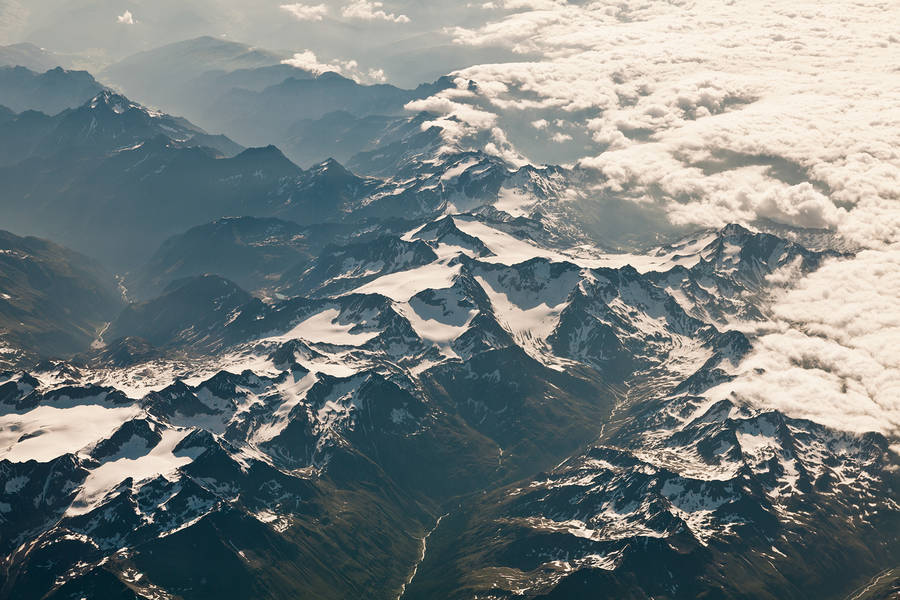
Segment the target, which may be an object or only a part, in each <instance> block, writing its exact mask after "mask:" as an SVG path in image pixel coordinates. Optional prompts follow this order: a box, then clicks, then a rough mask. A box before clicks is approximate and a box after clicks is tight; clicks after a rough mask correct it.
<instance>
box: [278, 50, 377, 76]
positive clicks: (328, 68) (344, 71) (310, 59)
mask: <svg viewBox="0 0 900 600" xmlns="http://www.w3.org/2000/svg"><path fill="white" fill-rule="evenodd" d="M281 63H282V64H285V65H289V66H292V67H294V68H296V69H303V70H304V71H309V72H310V73H313V74H315V75H321V74H323V73H338V74H339V75H343V76H344V77H348V78H350V79H353V80H354V81H356V82H357V83H382V82H384V81H385V80H386V77H385V75H384V71H383V70H382V69H363V68H361V67H360V66H359V63H358V62H356V61H355V60H340V59H334V60H331V61H328V62H322V61H320V60H319V58H318V57H317V56H316V54H315V52H313V51H312V50H304V51H303V52H297V53H295V54H294V56H292V57H291V58H287V59H285V60H283V61H281Z"/></svg>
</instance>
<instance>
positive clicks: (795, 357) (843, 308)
mask: <svg viewBox="0 0 900 600" xmlns="http://www.w3.org/2000/svg"><path fill="white" fill-rule="evenodd" d="M897 290H900V248H895V249H891V250H889V251H875V250H866V251H864V252H862V253H860V254H859V255H858V256H856V257H855V258H853V259H840V260H839V259H835V260H832V261H830V262H829V263H828V264H826V265H825V266H823V267H822V268H821V269H819V270H818V271H816V272H814V273H813V274H811V275H809V276H808V277H805V278H803V279H801V280H799V282H797V284H796V286H795V287H793V288H792V289H789V290H787V291H786V292H785V293H784V294H783V295H782V296H781V297H779V298H778V299H777V300H776V302H775V303H774V305H773V307H772V308H773V313H774V318H775V327H776V329H775V331H774V332H771V333H766V334H764V335H762V336H760V337H759V338H758V339H757V340H756V341H755V344H754V346H755V348H754V351H753V353H752V355H751V356H750V357H749V358H748V359H747V360H746V361H745V362H744V363H742V364H741V365H740V371H739V375H740V376H739V377H738V379H737V380H736V381H734V382H732V383H727V384H724V385H721V386H719V387H718V388H716V389H714V390H713V391H712V392H711V393H710V396H711V398H712V399H720V398H722V397H729V396H731V397H735V398H737V399H739V400H743V401H748V402H751V403H753V404H755V405H758V406H763V407H769V408H775V409H778V410H782V411H785V412H787V413H789V414H793V415H796V416H800V417H803V418H808V419H811V420H814V421H817V422H821V423H824V424H826V425H830V426H833V427H835V428H838V429H850V430H853V431H860V432H862V431H880V432H883V433H885V434H889V435H898V434H900V344H898V341H900V295H898V294H897Z"/></svg>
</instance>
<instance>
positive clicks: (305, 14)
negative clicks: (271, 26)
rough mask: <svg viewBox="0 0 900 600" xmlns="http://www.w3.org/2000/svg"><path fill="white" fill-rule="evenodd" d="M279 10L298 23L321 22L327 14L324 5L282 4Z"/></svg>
mask: <svg viewBox="0 0 900 600" xmlns="http://www.w3.org/2000/svg"><path fill="white" fill-rule="evenodd" d="M281 9H282V10H284V11H287V12H288V13H290V14H291V15H292V16H293V17H294V18H296V19H298V20H300V21H321V20H322V19H323V18H324V17H325V15H327V14H328V7H327V6H325V5H324V4H299V3H297V4H282V5H281Z"/></svg>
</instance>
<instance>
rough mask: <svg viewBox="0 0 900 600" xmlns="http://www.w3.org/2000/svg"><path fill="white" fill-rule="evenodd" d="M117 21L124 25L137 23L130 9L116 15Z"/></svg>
mask: <svg viewBox="0 0 900 600" xmlns="http://www.w3.org/2000/svg"><path fill="white" fill-rule="evenodd" d="M116 22H117V23H121V24H122V25H134V24H135V23H137V21H136V20H135V18H134V15H133V14H131V11H130V10H126V11H125V12H124V13H123V14H121V15H119V16H118V17H116Z"/></svg>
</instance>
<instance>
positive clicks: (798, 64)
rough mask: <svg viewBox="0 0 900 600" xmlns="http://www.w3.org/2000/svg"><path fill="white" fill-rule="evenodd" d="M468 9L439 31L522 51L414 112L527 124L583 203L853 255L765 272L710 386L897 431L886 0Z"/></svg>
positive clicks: (480, 125)
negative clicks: (762, 318) (820, 236)
mask: <svg viewBox="0 0 900 600" xmlns="http://www.w3.org/2000/svg"><path fill="white" fill-rule="evenodd" d="M483 6H484V8H486V9H491V10H492V11H493V12H491V13H489V16H490V18H491V19H492V21H491V22H489V23H487V24H484V25H481V26H477V27H453V28H449V29H448V30H447V31H448V33H449V34H450V35H452V37H453V38H454V40H455V42H456V43H458V44H462V45H467V46H476V47H503V48H507V49H509V50H511V51H513V52H516V53H519V54H520V55H522V57H523V59H522V60H521V61H520V62H506V63H503V64H485V65H476V66H472V67H469V68H466V69H462V70H460V71H458V72H457V73H455V75H456V76H457V77H458V80H459V81H460V82H465V84H464V85H463V84H458V85H457V88H456V89H450V90H446V91H444V92H441V93H440V94H438V95H437V96H436V97H435V98H431V99H428V100H427V101H423V102H421V103H420V104H419V105H420V106H422V107H425V106H429V107H432V108H434V109H436V110H437V112H439V114H440V115H441V122H442V123H446V124H447V125H448V131H449V132H450V133H448V136H449V137H451V138H452V139H454V140H455V141H457V142H459V143H465V142H467V141H473V140H478V141H479V142H482V143H483V141H484V139H487V138H490V139H492V140H493V139H499V138H501V137H502V138H503V139H505V140H506V142H507V146H506V152H505V154H508V155H515V154H517V152H516V148H515V145H516V142H517V137H516V136H517V135H518V134H521V136H523V138H530V139H533V138H534V135H535V130H538V131H541V132H545V133H544V134H543V135H546V136H547V138H548V139H551V140H553V141H555V142H557V143H554V144H543V145H540V146H537V147H535V148H534V149H533V152H535V153H537V155H536V156H532V157H531V158H532V159H533V160H537V161H540V162H544V161H551V162H552V161H553V160H554V157H555V156H558V155H560V153H562V152H564V151H577V152H581V158H580V159H579V160H578V161H577V165H578V166H579V167H580V168H581V169H583V170H584V172H585V173H592V174H594V175H595V176H596V180H597V186H596V189H595V190H593V191H592V190H582V201H583V202H584V203H585V204H586V208H585V212H586V213H587V212H590V203H591V202H592V201H593V202H595V203H596V204H595V205H596V207H597V211H598V212H599V211H600V210H601V207H602V206H607V204H605V203H608V202H609V201H610V199H611V198H614V199H616V200H617V201H620V202H624V203H631V204H633V205H634V206H635V207H640V210H641V211H643V212H644V213H646V212H647V211H648V210H650V209H655V211H657V213H659V214H662V215H665V217H666V219H667V220H668V222H669V223H670V224H671V225H673V226H680V227H699V226H721V225H724V224H726V223H729V222H741V223H744V224H753V223H755V222H760V221H763V220H764V221H767V222H776V223H780V224H783V225H788V226H796V227H805V228H821V229H828V230H831V231H832V232H834V233H835V234H837V235H839V236H843V237H844V238H846V239H847V240H849V241H850V242H851V243H852V244H855V245H857V246H859V247H862V248H865V250H864V251H862V252H861V253H860V254H859V255H858V256H857V257H855V258H847V259H840V260H837V259H836V260H833V261H830V262H829V263H828V264H826V266H825V267H823V268H822V269H820V270H819V271H817V272H816V273H814V274H812V275H810V276H808V277H800V276H799V274H796V273H795V274H793V276H792V277H789V276H788V275H783V281H782V283H793V284H795V285H794V287H793V288H791V289H788V290H786V291H785V292H783V293H782V294H781V295H780V296H779V297H778V298H777V299H776V301H775V302H774V304H773V306H772V309H771V310H772V314H773V317H772V319H773V320H772V322H771V323H768V324H767V325H766V326H767V327H768V331H767V332H763V333H761V334H760V335H759V336H758V337H757V339H756V340H755V351H754V353H753V355H752V356H751V357H750V358H749V359H748V360H747V362H746V363H744V364H743V365H741V367H740V368H741V372H740V377H738V379H737V380H736V381H735V382H733V383H730V384H726V385H725V386H723V387H722V388H721V389H717V390H715V393H716V394H717V395H728V394H731V393H734V394H735V395H737V396H739V397H741V398H743V399H747V400H749V401H751V402H754V403H756V404H759V405H762V406H768V407H774V408H778V409H780V410H784V411H786V412H788V413H789V414H793V415H797V416H804V417H809V418H813V419H815V420H818V421H821V422H825V423H827V424H829V425H833V426H836V427H842V428H847V429H852V430H856V431H865V430H877V431H882V432H885V433H891V434H898V433H900V371H898V365H900V354H898V351H897V350H896V349H897V348H900V323H898V319H900V301H898V297H900V294H898V293H897V290H900V67H898V66H897V64H896V55H897V52H898V51H900V41H898V38H897V35H896V26H895V24H896V23H897V22H900V4H897V3H884V2H877V1H868V0H864V1H853V2H851V1H849V0H835V1H833V2H824V3H823V2H819V1H814V0H799V1H798V2H792V3H790V6H787V5H785V3H783V2H780V1H776V0H759V1H756V2H751V3H736V2H721V1H720V0H696V1H694V2H690V3H684V2H671V1H667V0H645V1H643V2H633V3H631V2H619V1H617V0H592V1H590V2H579V3H574V2H572V3H569V2H565V1H563V0H559V1H556V0H493V1H492V2H490V3H486V4H484V5H483ZM468 82H474V84H471V85H470V84H469V83H468ZM523 124H524V126H523ZM579 131H580V132H582V133H583V135H575V136H573V139H571V140H567V139H565V138H566V136H567V135H572V134H573V133H575V132H579ZM485 136H487V137H485ZM525 141H526V140H525V139H522V140H521V142H522V143H525ZM585 141H588V142H589V143H592V144H593V147H591V148H588V149H587V150H583V146H584V143H585ZM492 149H493V147H492ZM540 153H543V154H540ZM592 193H593V196H592ZM647 214H649V213H647Z"/></svg>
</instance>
